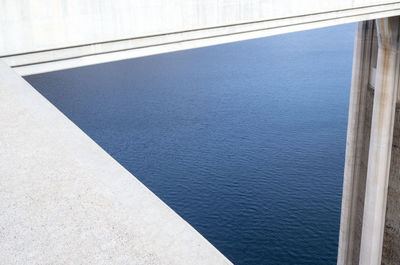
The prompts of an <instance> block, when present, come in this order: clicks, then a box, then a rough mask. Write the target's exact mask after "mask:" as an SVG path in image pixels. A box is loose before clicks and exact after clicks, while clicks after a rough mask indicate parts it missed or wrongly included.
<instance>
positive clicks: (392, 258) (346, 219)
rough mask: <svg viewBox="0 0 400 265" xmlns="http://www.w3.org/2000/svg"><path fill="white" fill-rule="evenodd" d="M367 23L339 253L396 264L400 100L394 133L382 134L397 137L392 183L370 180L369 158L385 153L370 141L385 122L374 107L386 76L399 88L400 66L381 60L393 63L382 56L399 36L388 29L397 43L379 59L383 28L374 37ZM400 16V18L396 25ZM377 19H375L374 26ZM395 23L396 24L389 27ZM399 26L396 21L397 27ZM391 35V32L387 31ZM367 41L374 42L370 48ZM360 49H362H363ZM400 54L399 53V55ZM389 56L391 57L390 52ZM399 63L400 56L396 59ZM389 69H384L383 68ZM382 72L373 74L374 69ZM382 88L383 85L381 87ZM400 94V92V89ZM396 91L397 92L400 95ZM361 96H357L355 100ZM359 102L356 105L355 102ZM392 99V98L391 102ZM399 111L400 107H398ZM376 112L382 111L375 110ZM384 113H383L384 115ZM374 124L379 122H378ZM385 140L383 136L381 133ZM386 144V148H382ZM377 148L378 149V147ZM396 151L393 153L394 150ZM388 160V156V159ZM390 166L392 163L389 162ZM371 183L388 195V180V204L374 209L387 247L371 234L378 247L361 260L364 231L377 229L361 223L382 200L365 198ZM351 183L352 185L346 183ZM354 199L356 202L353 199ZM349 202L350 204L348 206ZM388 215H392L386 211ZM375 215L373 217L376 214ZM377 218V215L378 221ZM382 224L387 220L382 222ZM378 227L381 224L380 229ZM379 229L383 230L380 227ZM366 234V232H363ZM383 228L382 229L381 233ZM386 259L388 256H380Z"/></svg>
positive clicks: (355, 260)
mask: <svg viewBox="0 0 400 265" xmlns="http://www.w3.org/2000/svg"><path fill="white" fill-rule="evenodd" d="M366 23H368V22H364V23H363V24H364V27H361V25H362V24H359V25H358V28H359V30H358V34H359V33H361V31H364V33H363V34H360V35H359V36H363V37H362V38H360V37H356V43H355V47H356V48H355V55H354V67H353V84H352V92H351V93H352V94H351V100H350V111H349V130H348V142H347V147H346V148H347V149H346V169H345V176H344V177H345V179H344V189H343V202H342V220H341V229H340V232H341V237H340V246H339V254H338V264H341V265H342V264H343V265H344V264H346V265H352V264H384V265H389V264H390V265H392V264H399V261H400V207H399V203H400V177H399V176H400V151H399V150H400V149H399V146H400V142H399V141H400V112H399V103H397V106H396V108H395V107H394V106H393V108H392V110H393V114H395V115H393V117H392V118H394V121H393V125H394V129H393V133H391V132H389V131H388V132H387V135H385V136H380V137H379V138H380V140H382V139H386V140H388V139H391V140H392V141H393V143H392V145H391V146H388V148H387V150H386V151H385V153H386V155H388V153H390V152H389V149H390V151H391V158H390V171H389V170H387V172H386V173H388V175H389V178H388V182H389V183H388V185H387V184H385V183H383V182H382V183H377V182H379V181H377V180H376V179H375V181H374V182H373V184H371V183H369V184H368V183H367V175H368V170H369V167H368V166H369V163H371V160H372V161H373V162H374V161H380V162H382V161H383V155H378V157H376V154H375V156H372V157H370V156H371V153H370V144H371V142H372V143H374V144H376V143H377V142H379V141H377V140H376V139H375V141H372V140H371V132H372V131H373V130H376V128H377V127H379V126H382V124H380V125H379V126H373V125H372V120H373V113H374V108H378V107H377V104H376V102H374V101H375V100H376V89H377V87H375V86H378V89H382V85H379V84H380V82H383V81H384V80H382V76H383V78H386V81H385V82H389V81H388V80H391V81H394V82H395V83H394V84H393V83H392V85H394V86H395V87H396V89H398V84H397V81H398V75H399V72H398V71H399V69H398V68H396V69H395V70H393V69H392V72H391V73H388V72H387V71H379V69H377V67H378V68H379V63H380V64H383V65H384V67H389V66H390V63H382V59H383V58H384V59H387V58H389V57H390V56H389V55H387V56H384V57H383V58H382V53H386V52H387V51H390V50H392V49H395V50H396V49H397V48H398V46H399V45H398V43H397V38H390V37H389V35H388V34H386V37H387V38H388V39H389V40H390V39H391V40H393V41H394V43H392V45H390V46H389V47H385V48H384V49H386V51H383V52H382V50H381V51H380V53H381V59H380V60H381V62H379V58H378V53H379V49H378V44H377V41H378V36H377V35H378V34H377V32H376V30H375V29H374V34H373V37H372V38H371V36H370V35H369V34H367V29H371V28H370V27H366ZM397 24H398V21H397V22H396V26H397ZM374 27H375V25H373V28H374ZM386 28H390V27H386ZM391 28H392V29H393V28H396V27H391ZM383 35H385V34H383ZM360 39H363V42H364V43H363V42H360ZM365 47H369V48H367V49H365ZM357 53H358V54H357ZM396 54H397V55H396ZM391 56H392V57H393V56H394V57H396V56H398V53H397V52H396V51H394V52H393V53H392V54H391ZM385 57H386V58H385ZM396 60H397V63H398V58H397V59H396ZM382 72H383V73H382ZM379 74H380V75H381V76H372V75H379ZM381 92H382V90H381ZM397 95H398V94H397ZM385 97H386V99H388V98H389V95H388V94H385ZM395 98H396V95H394V97H392V99H395ZM355 99H356V100H355ZM397 101H399V97H398V96H397ZM352 104H353V105H354V106H353V105H352ZM389 105H390V104H386V106H389ZM394 111H395V113H394ZM375 112H376V113H379V112H378V111H377V110H375ZM378 116H382V115H378ZM373 127H374V128H373ZM378 140H379V139H378ZM382 150H383V149H381V151H382ZM373 153H375V152H373ZM389 157H390V156H389ZM386 162H387V161H386ZM385 168H386V169H389V167H388V166H386V167H385ZM370 174H371V173H370ZM378 175H379V174H377V173H374V174H373V176H372V177H373V178H372V179H374V178H376V177H377V176H378ZM382 179H384V177H382V176H378V180H382ZM368 185H369V186H370V188H371V187H372V188H373V189H376V188H377V187H378V186H380V187H379V188H378V189H381V191H383V192H381V193H380V195H383V197H386V194H385V191H384V189H383V188H384V187H385V186H386V185H387V187H388V188H387V204H386V206H385V205H383V203H382V202H381V203H380V204H379V205H375V208H374V209H373V210H372V214H371V215H370V217H372V218H373V219H375V220H377V219H379V220H381V218H385V219H383V221H382V223H384V225H382V227H381V228H382V230H383V247H382V254H381V255H380V254H379V253H376V250H379V249H380V248H381V247H380V244H379V240H378V239H373V240H372V239H369V240H367V242H366V243H364V244H365V245H368V247H370V248H374V249H375V251H372V250H371V251H370V250H368V251H366V252H364V255H365V256H364V259H363V260H360V255H361V256H362V255H363V254H362V253H360V252H361V251H360V250H361V239H362V237H363V236H364V237H365V236H366V235H367V236H371V235H372V234H373V233H374V230H373V229H361V227H362V226H363V225H364V222H365V213H364V209H365V206H368V207H370V208H371V206H373V207H374V203H375V202H377V201H378V200H377V199H375V200H372V201H373V202H374V203H371V202H369V203H367V204H366V203H365V195H366V193H365V191H366V190H367V189H368ZM346 187H347V188H346ZM350 202H352V203H351V204H350ZM343 205H344V206H345V207H343ZM385 215H386V216H385ZM370 220H371V218H370ZM373 222H375V221H373ZM379 226H381V225H379ZM375 232H376V230H375ZM378 232H379V231H378ZM363 234H364V235H363ZM376 234H379V233H376ZM374 252H375V254H374V257H371V256H370V255H371V254H373V253H374ZM380 259H381V260H382V261H381V262H380Z"/></svg>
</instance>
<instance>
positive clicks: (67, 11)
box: [0, 0, 400, 74]
mask: <svg viewBox="0 0 400 265" xmlns="http://www.w3.org/2000/svg"><path fill="white" fill-rule="evenodd" d="M394 15H400V2H398V1H388V0H340V1H339V0H337V1H321V0H135V1H130V0H113V1H109V0H80V1H69V0H40V1H38V0H0V58H3V59H4V60H5V61H6V62H7V64H9V65H10V66H13V67H15V68H16V70H17V71H18V72H19V73H21V74H32V73H40V72H46V71H52V70H58V69H65V68H71V67H77V66H82V65H89V64H95V63H101V62H108V61H113V60H122V59H127V58H133V57H138V56H145V55H151V54H156V53H162V52H169V51H176V50H181V49H189V48H196V47H203V46H207V45H215V44H220V43H226V42H232V41H239V40H245V39H250V38H258V37H264V36H269V35H274V34H281V33H287V32H293V31H298V30H306V29H312V28H317V27H326V26H331V25H337V24H342V23H349V22H355V21H362V20H368V19H375V18H379V17H387V16H394ZM21 54H22V55H21ZM38 65H39V66H38Z"/></svg>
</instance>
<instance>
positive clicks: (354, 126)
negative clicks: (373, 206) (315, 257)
mask: <svg viewBox="0 0 400 265" xmlns="http://www.w3.org/2000/svg"><path fill="white" fill-rule="evenodd" d="M373 31H374V21H364V22H359V23H358V24H357V28H356V32H355V40H354V57H353V73H352V83H351V93H350V105H349V118H348V128H347V140H346V163H345V170H344V181H343V198H342V213H341V221H340V235H339V249H338V262H337V264H338V265H351V264H357V263H358V257H359V246H360V234H361V221H362V220H361V219H362V209H363V201H362V200H361V201H360V199H359V198H360V197H361V198H363V196H364V189H363V187H364V183H362V182H363V181H364V182H365V176H361V174H360V168H361V162H362V159H363V152H365V151H364V149H363V148H365V145H364V142H365V140H364V138H365V137H366V135H365V128H364V127H365V112H366V96H367V95H366V94H367V88H368V80H369V75H370V64H371V52H372V41H373ZM362 184H363V185H362Z"/></svg>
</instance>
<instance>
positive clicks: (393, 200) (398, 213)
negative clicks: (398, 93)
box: [382, 103, 400, 265]
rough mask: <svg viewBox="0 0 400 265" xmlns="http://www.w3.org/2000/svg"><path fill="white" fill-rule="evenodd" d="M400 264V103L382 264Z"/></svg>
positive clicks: (398, 104) (393, 149) (394, 137)
mask: <svg viewBox="0 0 400 265" xmlns="http://www.w3.org/2000/svg"><path fill="white" fill-rule="evenodd" d="M399 263H400V103H397V107H396V119H395V127H394V133H393V148H392V161H391V165H390V178H389V189H388V199H387V207H386V222H385V235H384V241H383V253H382V264H383V265H392V264H399Z"/></svg>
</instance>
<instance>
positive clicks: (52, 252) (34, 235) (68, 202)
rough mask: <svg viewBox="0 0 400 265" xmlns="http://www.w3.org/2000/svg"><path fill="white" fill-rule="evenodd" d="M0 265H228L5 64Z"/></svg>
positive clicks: (0, 112)
mask: <svg viewBox="0 0 400 265" xmlns="http://www.w3.org/2000/svg"><path fill="white" fill-rule="evenodd" d="M0 102H1V104H0V127H1V130H0V212H1V214H0V238H1V240H0V257H1V264H200V263H201V264H230V262H229V261H228V260H227V259H226V258H225V257H224V256H223V255H222V254H221V253H220V252H218V250H216V249H215V248H214V247H213V246H212V245H211V244H210V243H209V242H208V241H207V240H205V239H204V238H203V237H202V236H201V235H200V234H199V233H198V232H197V231H196V230H195V229H193V228H192V227H191V226H190V225H189V224H188V223H186V222H185V221H184V220H183V219H182V218H180V217H179V216H178V215H177V214H176V213H175V212H173V211H172V210H171V209H170V208H169V207H168V206H167V205H165V204H164V203H163V202H162V201H161V200H159V199H158V198H157V197H156V196H155V195H154V194H153V193H151V192H150V191H149V190H148V189H147V188H146V187H145V186H144V185H143V184H141V183H140V182H139V181H138V180H137V179H136V178H135V177H134V176H132V175H131V174H130V173H129V172H128V171H127V170H125V169H124V168H123V167H122V166H121V165H119V164H118V163H117V162H116V161H115V160H114V159H113V158H111V157H110V156H109V155H108V154H107V153H106V152H105V151H104V150H102V149H101V148H100V147H99V146H98V145H97V144H96V143H94V142H93V141H92V140H91V139H90V138H89V137H88V136H87V135H85V134H84V133H83V132H82V131H81V130H80V129H79V128H78V127H77V126H75V125H74V124H73V123H72V122H71V121H70V120H68V119H67V118H66V117H65V116H64V115H63V114H62V113H61V112H60V111H58V110H57V109H56V108H55V107H54V106H53V105H52V104H51V103H49V102H48V101H47V100H46V99H45V98H43V97H42V96H41V95H40V94H39V93H38V92H37V91H36V90H35V89H34V88H33V87H31V86H30V85H29V84H28V83H27V82H26V81H25V80H23V79H22V78H21V77H20V76H19V75H17V74H16V73H15V72H14V71H13V70H12V69H10V68H9V67H8V66H6V64H5V63H3V62H1V61H0Z"/></svg>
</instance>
